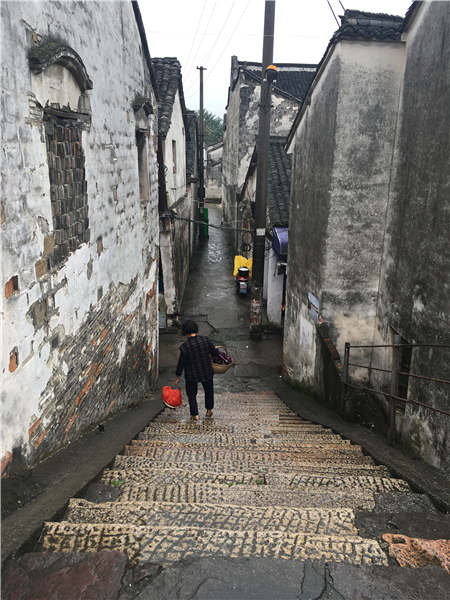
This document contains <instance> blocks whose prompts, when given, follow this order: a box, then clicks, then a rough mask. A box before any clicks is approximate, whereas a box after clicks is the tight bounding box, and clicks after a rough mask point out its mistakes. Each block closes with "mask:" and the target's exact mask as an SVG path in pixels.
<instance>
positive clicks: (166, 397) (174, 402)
mask: <svg viewBox="0 0 450 600" xmlns="http://www.w3.org/2000/svg"><path fill="white" fill-rule="evenodd" d="M162 401H163V402H164V404H165V405H166V406H167V407H168V408H177V407H178V406H181V404H182V398H181V390H180V389H179V388H171V387H170V385H165V386H164V387H163V389H162Z"/></svg>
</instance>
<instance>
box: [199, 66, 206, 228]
mask: <svg viewBox="0 0 450 600" xmlns="http://www.w3.org/2000/svg"><path fill="white" fill-rule="evenodd" d="M197 69H198V70H199V71H200V119H199V126H198V137H199V146H200V156H199V160H198V169H199V186H198V207H199V221H200V231H199V237H200V239H201V240H203V239H205V226H204V225H203V222H204V218H205V174H204V167H203V145H204V115H203V71H206V67H197Z"/></svg>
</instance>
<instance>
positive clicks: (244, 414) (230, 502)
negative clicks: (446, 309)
mask: <svg viewBox="0 0 450 600" xmlns="http://www.w3.org/2000/svg"><path fill="white" fill-rule="evenodd" d="M210 214H211V223H212V224H220V220H221V214H220V209H219V208H211V209H210ZM227 235H228V234H227V233H226V232H224V231H222V230H220V229H214V228H210V238H209V241H208V242H207V243H206V244H205V245H204V246H203V247H202V248H201V249H199V251H198V252H197V254H196V257H195V267H194V269H193V272H192V274H191V277H190V280H189V284H188V287H187V292H186V300H185V303H184V305H183V317H185V318H186V317H189V318H194V319H197V320H198V321H199V323H200V325H201V333H203V334H206V335H209V336H211V338H212V339H213V340H214V342H215V343H216V344H223V345H224V346H226V347H227V349H228V350H229V351H230V352H231V354H232V356H233V358H234V360H235V363H236V364H235V366H234V367H233V368H231V369H230V370H229V371H228V373H227V374H225V375H216V377H215V383H216V407H215V410H214V415H213V418H209V419H208V418H205V416H204V408H203V405H202V398H200V402H199V407H200V421H199V422H198V423H196V422H192V421H191V420H190V418H189V409H188V406H187V402H186V399H185V400H184V404H183V406H182V407H181V408H179V409H176V410H171V409H168V408H165V409H164V410H163V411H162V412H161V413H160V414H159V415H158V416H156V417H155V418H154V419H153V420H152V421H151V422H149V423H148V425H147V426H146V427H145V428H144V429H143V430H142V431H141V432H140V433H139V434H138V435H137V437H136V438H135V439H133V440H131V441H130V442H129V443H128V444H127V445H126V446H125V448H124V451H123V452H122V453H121V454H119V455H117V456H116V457H115V459H114V460H113V462H112V464H110V466H109V468H107V469H104V470H103V472H102V473H101V474H100V476H99V477H98V478H97V480H96V481H95V482H93V483H92V484H91V485H90V486H88V488H87V489H86V490H84V493H82V494H81V495H80V496H79V497H76V498H72V499H71V500H70V501H69V503H68V505H67V507H66V510H65V512H64V514H63V515H62V516H61V518H60V520H58V521H53V522H47V523H45V524H44V527H43V530H42V533H41V536H40V539H39V541H38V544H37V547H36V548H35V549H36V550H39V551H43V552H44V553H53V554H54V556H55V557H59V560H61V557H62V556H64V554H67V553H75V554H73V555H72V556H77V557H80V556H83V553H99V554H98V555H97V554H87V555H85V556H91V557H95V556H99V557H101V556H103V555H104V553H103V551H119V553H118V554H117V555H114V553H113V554H112V555H111V554H109V555H108V556H113V557H114V556H115V558H113V559H111V558H110V559H109V560H112V562H111V563H108V562H106V563H105V564H107V565H108V568H109V569H110V570H111V572H112V573H113V576H111V578H110V581H109V584H108V585H109V587H107V589H108V590H109V591H108V592H107V593H108V594H111V595H110V596H103V595H100V596H98V597H100V598H103V597H105V598H116V597H117V598H119V599H120V600H131V599H136V600H138V599H139V600H144V599H148V600H150V599H153V598H155V599H156V598H158V599H160V600H174V599H175V598H179V599H187V598H190V599H191V600H194V599H195V600H200V599H209V600H225V599H226V600H232V599H234V600H248V599H255V600H263V599H267V600H269V599H270V600H272V599H275V598H276V599H277V600H288V599H289V600H290V599H294V598H297V599H301V600H306V599H307V598H308V599H309V598H318V597H321V598H328V599H330V600H331V599H337V598H341V599H342V598H345V599H346V600H351V599H357V598H362V597H364V598H374V599H378V598H383V599H386V600H387V599H391V598H392V599H394V598H426V597H428V596H427V590H428V589H429V587H430V585H432V586H433V590H434V591H433V598H436V599H437V598H444V597H445V593H446V592H445V589H446V584H447V583H448V576H447V575H446V574H445V571H444V569H442V568H441V566H439V563H441V565H442V566H444V567H445V566H446V565H447V568H448V563H446V562H445V561H446V560H448V559H446V558H445V556H444V554H445V549H444V548H439V545H438V544H436V547H435V548H434V549H433V551H432V553H431V554H429V553H428V554H427V550H428V551H429V550H430V549H426V548H422V547H421V546H420V540H416V545H414V539H411V541H409V540H410V538H420V537H421V536H423V535H425V533H426V535H427V538H430V537H433V536H438V537H441V536H442V533H443V531H444V530H448V529H449V525H450V523H449V521H448V517H445V516H444V515H442V514H440V513H439V512H438V511H437V509H436V508H435V507H434V506H433V504H432V503H431V502H430V500H429V498H428V497H427V496H426V495H425V494H420V493H415V492H414V491H413V490H412V489H411V487H410V486H409V485H408V483H407V482H406V481H405V480H403V479H401V478H398V477H395V476H393V475H392V474H391V472H390V470H389V468H388V467H387V466H385V465H383V464H377V462H376V461H374V459H373V458H372V457H371V456H369V455H367V453H366V452H363V450H362V448H361V446H360V445H358V444H354V443H352V442H351V441H350V440H349V439H346V438H345V437H344V436H342V435H339V434H338V433H336V431H334V430H333V429H332V428H330V427H325V426H323V425H321V424H320V423H319V422H313V421H310V420H307V419H304V418H302V417H299V416H298V415H297V414H296V412H297V411H295V410H291V409H290V408H289V407H288V405H286V404H285V403H284V402H283V397H280V389H281V388H280V385H279V382H278V380H279V369H280V348H281V343H280V339H279V336H278V335H276V334H273V335H269V336H268V338H267V339H266V340H264V341H263V342H251V341H249V338H248V328H247V320H248V302H247V300H245V299H244V300H243V299H242V298H239V297H238V296H237V294H236V293H235V290H234V287H233V286H234V282H233V278H232V276H231V264H232V260H231V259H232V255H231V253H230V249H229V244H228V242H227ZM181 341H182V338H181V337H180V334H179V333H165V334H163V335H162V339H161V359H160V360H161V365H160V370H161V383H164V382H172V380H173V378H174V370H175V364H176V359H177V354H178V347H179V345H180V343H181ZM276 390H277V391H276ZM285 390H288V388H287V387H286V386H285ZM412 521H414V522H412ZM393 532H395V533H396V534H397V535H394V534H393ZM448 533H449V532H448V531H447V535H448ZM403 534H404V535H403ZM408 543H409V546H410V551H407V550H406V551H405V547H406V545H407V544H408ZM61 553H63V554H61ZM78 553H81V554H78ZM122 553H123V554H122ZM124 555H126V556H127V558H128V561H129V563H126V562H124V561H123V558H122V557H123V556H124ZM30 556H38V555H30ZM41 556H47V557H48V556H49V554H44V555H41ZM431 556H432V558H431ZM396 559H397V560H398V562H397V560H396ZM18 560H19V561H20V560H21V559H20V558H19V559H18ZM27 560H29V559H27V555H25V556H24V557H23V561H24V563H23V566H26V567H27V568H28V569H30V571H31V575H30V576H33V575H34V577H35V586H36V592H35V593H36V595H35V596H34V597H35V598H36V599H41V598H44V597H45V596H44V593H47V592H48V582H47V581H46V579H47V575H48V562H47V566H46V569H42V567H41V570H39V561H37V562H35V563H34V564H33V565H31V563H30V562H28V563H27V562H26V561H27ZM34 560H37V559H34ZM77 560H79V559H77ZM88 560H89V559H88ZM91 560H94V559H93V558H92V559H91ZM105 560H106V561H107V560H108V558H105ZM47 561H48V559H47ZM428 563H429V566H425V565H426V564H428ZM127 564H128V566H127ZM399 564H400V565H402V566H399ZM418 565H422V566H423V567H424V568H423V569H422V571H421V577H420V578H419V577H412V575H411V573H412V571H413V570H412V567H413V566H418ZM91 568H92V565H91ZM33 569H34V571H33ZM56 572H57V573H58V568H57V567H56ZM44 574H45V575H44ZM16 576H17V573H16ZM65 581H66V583H65V585H67V586H68V585H71V586H73V585H75V587H76V586H77V585H79V584H80V581H81V582H83V581H84V584H85V583H86V581H87V578H86V576H83V575H80V574H78V575H77V576H75V577H72V578H71V577H70V575H69V576H66V577H65ZM105 589H106V588H105V587H104V588H103V590H102V592H101V593H103V592H104V591H105ZM362 589H363V590H364V594H363V595H361V590H362ZM42 590H44V592H43V593H42V594H41V591H42ZM45 590H47V592H45ZM114 594H116V595H114ZM6 597H7V598H9V597H11V598H12V597H13V596H6ZM80 597H81V596H80ZM83 597H84V596H83Z"/></svg>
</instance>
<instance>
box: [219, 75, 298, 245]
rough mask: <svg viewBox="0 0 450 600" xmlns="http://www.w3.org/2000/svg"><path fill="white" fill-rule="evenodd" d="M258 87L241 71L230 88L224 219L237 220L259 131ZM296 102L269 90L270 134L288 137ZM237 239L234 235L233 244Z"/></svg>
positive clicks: (224, 173)
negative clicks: (270, 110) (242, 191)
mask: <svg viewBox="0 0 450 600" xmlns="http://www.w3.org/2000/svg"><path fill="white" fill-rule="evenodd" d="M260 93H261V87H260V85H258V84H257V83H256V82H255V81H253V80H246V79H245V76H244V75H243V74H242V72H241V73H240V74H239V80H238V82H237V83H236V85H235V87H234V89H233V90H231V89H230V97H229V103H228V107H227V113H226V129H225V132H224V146H223V159H222V181H223V211H224V220H225V221H235V220H237V194H239V193H240V192H241V190H242V186H243V185H244V182H245V177H246V175H247V171H248V167H249V165H250V160H251V158H252V154H253V150H254V147H255V143H256V137H257V134H258V123H259V99H260ZM298 108H299V102H296V101H294V100H288V99H286V98H284V97H282V96H279V95H277V94H276V93H273V92H272V114H271V126H270V134H271V135H277V136H283V135H284V136H287V134H288V133H289V131H290V128H291V126H292V123H293V121H294V119H295V116H296V114H297V111H298ZM237 243H238V238H237V236H236V235H234V245H235V246H237Z"/></svg>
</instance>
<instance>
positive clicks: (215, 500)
mask: <svg viewBox="0 0 450 600" xmlns="http://www.w3.org/2000/svg"><path fill="white" fill-rule="evenodd" d="M119 490H120V496H119V502H175V503H179V502H181V503H187V504H190V503H194V504H235V505H237V506H242V505H248V506H290V507H297V508H354V509H358V510H373V509H374V508H375V501H374V495H373V493H372V492H371V491H370V490H365V489H354V490H347V491H342V490H339V491H338V490H335V489H333V490H323V491H322V490H320V489H319V490H318V489H313V490H299V489H295V488H286V487H284V488H282V487H275V486H268V485H245V484H242V485H239V484H234V485H232V486H230V487H229V486H226V485H221V484H215V483H181V484H168V485H153V484H151V483H147V484H144V485H142V486H140V485H125V486H122V487H120V488H119Z"/></svg>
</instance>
